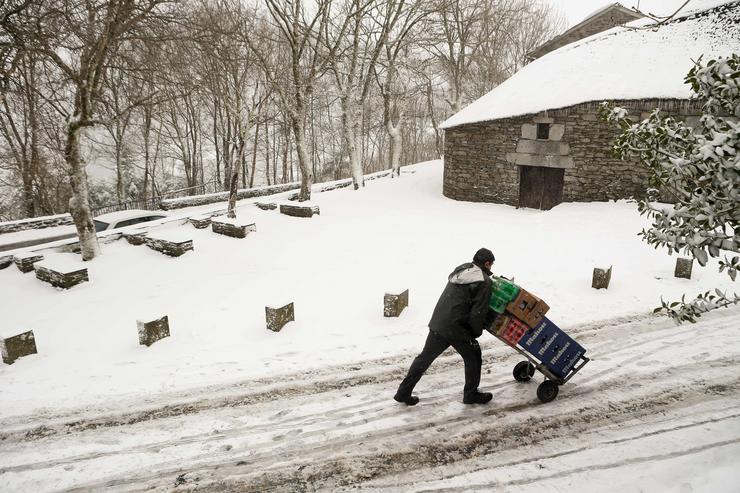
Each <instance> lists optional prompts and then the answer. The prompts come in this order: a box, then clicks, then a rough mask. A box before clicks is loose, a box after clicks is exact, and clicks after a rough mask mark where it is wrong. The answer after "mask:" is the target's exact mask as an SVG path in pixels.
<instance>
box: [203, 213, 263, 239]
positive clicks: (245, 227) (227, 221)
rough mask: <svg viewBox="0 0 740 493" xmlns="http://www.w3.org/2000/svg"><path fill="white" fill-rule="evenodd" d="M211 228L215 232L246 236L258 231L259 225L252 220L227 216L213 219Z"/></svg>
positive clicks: (233, 236)
mask: <svg viewBox="0 0 740 493" xmlns="http://www.w3.org/2000/svg"><path fill="white" fill-rule="evenodd" d="M211 228H212V229H213V232H214V233H218V234H220V235H225V236H231V237H232V238H246V236H247V234H249V233H251V232H253V231H257V226H256V225H255V224H254V221H252V220H249V219H239V218H234V219H232V218H229V217H226V216H219V217H214V218H213V219H211Z"/></svg>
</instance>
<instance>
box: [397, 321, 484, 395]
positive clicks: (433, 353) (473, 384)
mask: <svg viewBox="0 0 740 493" xmlns="http://www.w3.org/2000/svg"><path fill="white" fill-rule="evenodd" d="M450 346H452V347H453V348H455V351H457V352H458V353H460V356H462V359H463V361H465V388H464V390H463V398H466V397H471V396H473V395H475V393H476V392H477V391H478V384H480V369H481V364H482V362H483V360H482V357H481V352H480V346H479V345H478V341H476V340H475V339H473V340H472V341H453V340H449V339H446V338H444V337H442V336H440V335H438V334H435V333H434V332H432V331H431V330H430V331H429V335H428V336H427V340H426V342H425V343H424V349H423V350H422V351H421V354H419V356H417V357H416V358H415V359H414V362H413V363H411V368H409V372H408V374H407V375H406V378H404V379H403V382H401V385H399V387H398V392H396V397H399V398H401V399H404V398H406V397H408V396H410V395H411V392H412V391H413V390H414V387H415V386H416V384H417V383H418V382H419V380H420V379H421V376H422V375H424V372H425V371H427V368H429V366H430V365H431V364H432V362H433V361H434V360H435V359H437V356H439V355H440V354H442V353H443V352H444V351H445V349H447V348H448V347H450Z"/></svg>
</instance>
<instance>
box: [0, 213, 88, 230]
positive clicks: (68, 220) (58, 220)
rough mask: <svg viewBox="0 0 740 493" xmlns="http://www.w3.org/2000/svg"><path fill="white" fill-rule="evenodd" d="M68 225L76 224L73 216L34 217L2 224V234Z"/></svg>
mask: <svg viewBox="0 0 740 493" xmlns="http://www.w3.org/2000/svg"><path fill="white" fill-rule="evenodd" d="M68 224H74V221H73V220H72V216H70V215H69V214H59V215H56V216H43V217H33V218H30V219H22V220H20V221H9V222H5V223H0V234H3V233H15V232H17V231H25V230H27V229H43V228H51V227H53V226H66V225H68Z"/></svg>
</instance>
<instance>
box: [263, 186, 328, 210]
mask: <svg viewBox="0 0 740 493" xmlns="http://www.w3.org/2000/svg"><path fill="white" fill-rule="evenodd" d="M322 192H323V190H322ZM254 205H256V206H257V207H259V208H260V209H262V210H263V211H273V210H275V209H277V204H276V203H275V202H255V203H254Z"/></svg>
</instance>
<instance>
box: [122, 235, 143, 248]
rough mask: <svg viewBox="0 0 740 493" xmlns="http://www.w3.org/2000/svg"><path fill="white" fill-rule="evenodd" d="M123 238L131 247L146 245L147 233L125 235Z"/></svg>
mask: <svg viewBox="0 0 740 493" xmlns="http://www.w3.org/2000/svg"><path fill="white" fill-rule="evenodd" d="M123 237H124V238H125V239H126V241H128V242H129V244H131V245H137V246H138V245H144V244H145V243H146V233H124V234H123Z"/></svg>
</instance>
